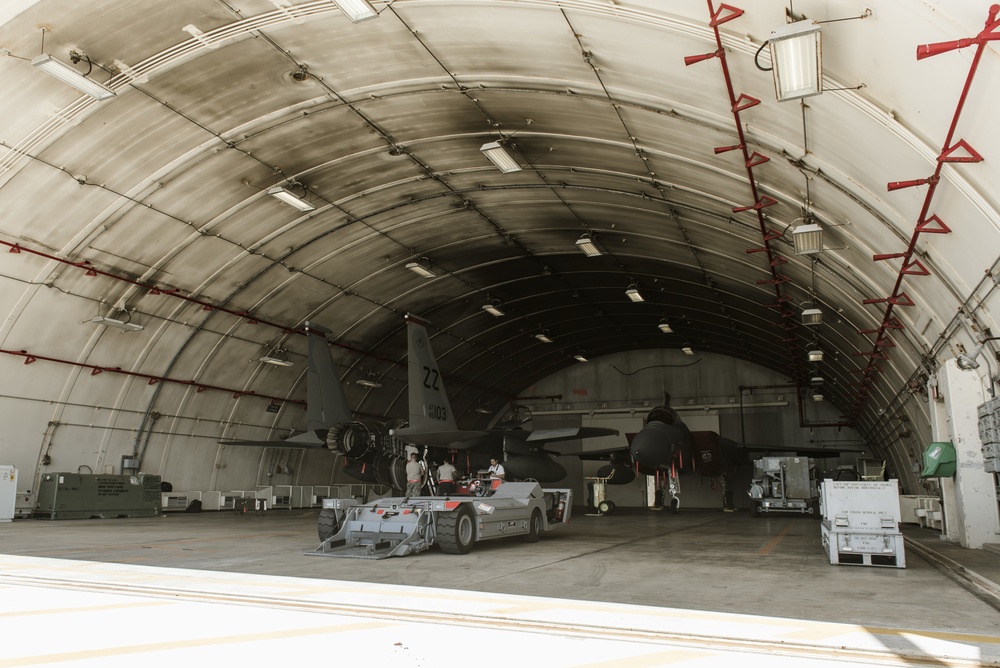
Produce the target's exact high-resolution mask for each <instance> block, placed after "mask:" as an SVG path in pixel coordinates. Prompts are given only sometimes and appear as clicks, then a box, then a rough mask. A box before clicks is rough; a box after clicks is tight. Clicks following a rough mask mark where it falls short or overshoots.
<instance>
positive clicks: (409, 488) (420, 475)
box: [406, 452, 424, 496]
mask: <svg viewBox="0 0 1000 668" xmlns="http://www.w3.org/2000/svg"><path fill="white" fill-rule="evenodd" d="M423 486H424V469H423V467H422V466H420V462H419V461H417V453H415V452H411V453H410V461H408V462H406V496H420V490H421V489H422V488H423Z"/></svg>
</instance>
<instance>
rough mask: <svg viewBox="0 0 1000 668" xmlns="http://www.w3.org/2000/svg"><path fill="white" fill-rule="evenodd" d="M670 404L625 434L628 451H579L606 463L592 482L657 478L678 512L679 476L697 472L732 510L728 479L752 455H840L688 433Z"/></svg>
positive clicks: (665, 402) (667, 399)
mask: <svg viewBox="0 0 1000 668" xmlns="http://www.w3.org/2000/svg"><path fill="white" fill-rule="evenodd" d="M669 400H670V397H669V395H667V396H666V397H665V401H664V405H663V406H657V407H656V408H654V409H652V410H651V411H650V412H649V414H648V415H647V416H646V419H645V424H644V426H643V428H642V429H641V430H640V431H639V432H638V433H636V434H634V435H632V434H626V436H628V437H630V438H629V446H628V448H627V449H626V448H614V449H609V450H600V451H590V452H582V453H579V456H580V458H581V459H590V460H604V459H607V460H610V463H609V464H607V465H605V466H603V467H601V468H600V469H599V470H598V472H597V474H596V477H606V478H608V480H607V484H609V485H621V484H627V483H630V482H632V480H634V479H635V473H636V472H637V473H640V474H643V475H652V476H656V477H657V479H658V480H662V481H663V485H662V491H663V496H664V499H665V500H666V498H667V497H668V495H669V500H670V506H671V508H672V509H673V510H674V512H677V510H678V509H679V507H680V498H679V497H678V496H677V495H678V494H679V493H680V480H679V476H680V475H681V474H686V473H694V472H697V473H699V474H701V475H702V476H704V477H707V478H713V479H715V480H717V481H718V482H719V483H720V484H721V487H722V491H723V499H724V503H725V504H726V507H727V508H728V507H731V505H732V496H731V492H730V490H728V484H729V477H730V475H731V474H732V473H733V470H734V468H735V467H736V466H737V465H739V464H744V463H748V462H749V461H750V454H751V453H754V452H794V453H795V454H797V455H802V456H810V457H837V456H839V455H840V452H841V450H832V449H825V448H798V447H781V446H765V445H748V444H745V443H737V442H736V441H733V440H731V439H728V438H724V437H722V436H720V435H719V434H717V433H716V432H714V431H691V430H690V429H688V426H687V425H686V424H684V420H682V419H681V416H680V415H679V414H678V413H677V411H676V410H674V409H673V408H671V407H670V406H669ZM727 493H728V495H727Z"/></svg>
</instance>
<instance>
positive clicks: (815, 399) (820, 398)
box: [813, 392, 823, 401]
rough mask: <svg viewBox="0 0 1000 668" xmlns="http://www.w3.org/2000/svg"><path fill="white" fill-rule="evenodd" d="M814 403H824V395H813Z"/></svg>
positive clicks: (817, 393)
mask: <svg viewBox="0 0 1000 668" xmlns="http://www.w3.org/2000/svg"><path fill="white" fill-rule="evenodd" d="M813 401H823V395H822V394H820V393H819V392H816V393H815V394H813Z"/></svg>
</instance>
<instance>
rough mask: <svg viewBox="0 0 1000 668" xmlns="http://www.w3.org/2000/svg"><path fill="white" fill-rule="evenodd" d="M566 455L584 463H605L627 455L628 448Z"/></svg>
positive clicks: (622, 447)
mask: <svg viewBox="0 0 1000 668" xmlns="http://www.w3.org/2000/svg"><path fill="white" fill-rule="evenodd" d="M566 454H567V455H573V456H575V457H579V458H580V459H582V460H584V461H593V462H598V461H600V462H606V461H610V460H612V459H614V458H615V456H616V455H625V456H627V455H628V446H627V445H623V446H621V447H618V448H604V449H603V450H584V451H582V452H567V453H566Z"/></svg>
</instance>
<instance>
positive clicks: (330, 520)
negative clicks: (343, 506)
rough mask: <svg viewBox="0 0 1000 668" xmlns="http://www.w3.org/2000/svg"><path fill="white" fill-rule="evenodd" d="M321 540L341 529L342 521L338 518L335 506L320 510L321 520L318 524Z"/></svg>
mask: <svg viewBox="0 0 1000 668" xmlns="http://www.w3.org/2000/svg"><path fill="white" fill-rule="evenodd" d="M316 531H317V533H318V534H319V539H320V541H321V542H322V541H325V540H326V539H327V538H330V537H332V536H335V535H336V534H337V532H338V531H340V521H339V520H338V519H337V511H336V510H334V509H333V508H324V509H323V510H321V511H319V522H318V523H317V525H316Z"/></svg>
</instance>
